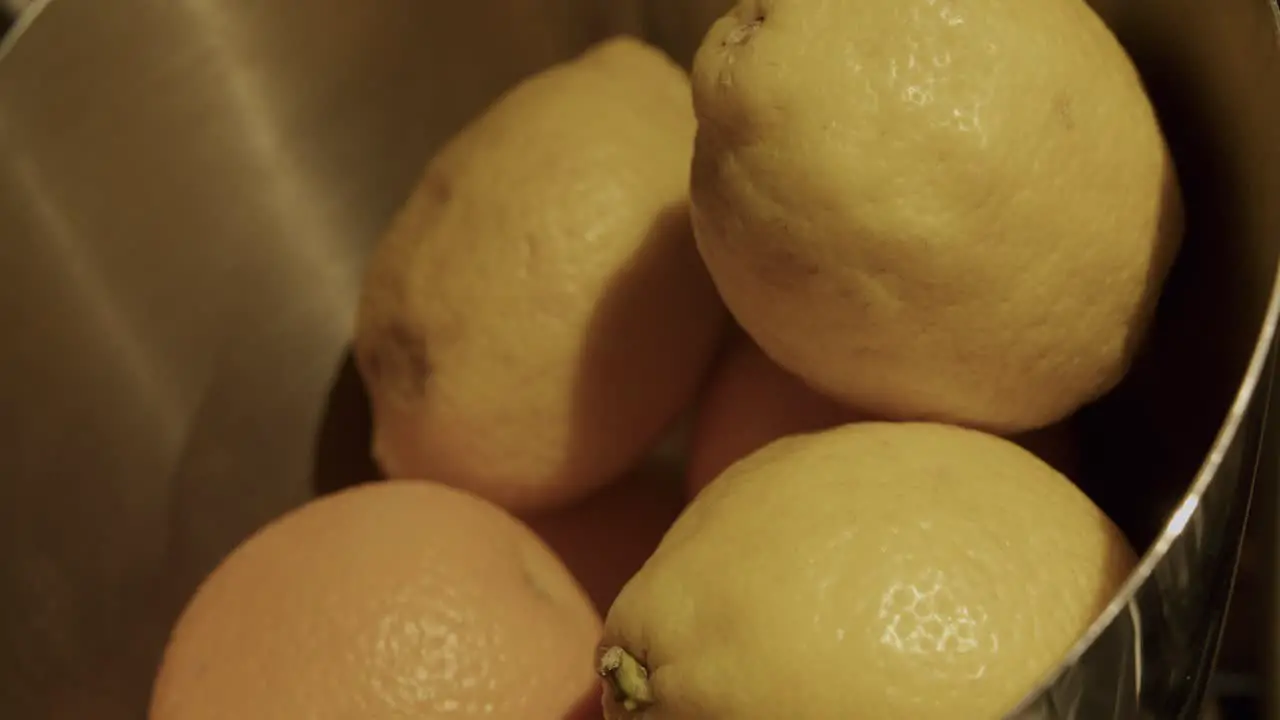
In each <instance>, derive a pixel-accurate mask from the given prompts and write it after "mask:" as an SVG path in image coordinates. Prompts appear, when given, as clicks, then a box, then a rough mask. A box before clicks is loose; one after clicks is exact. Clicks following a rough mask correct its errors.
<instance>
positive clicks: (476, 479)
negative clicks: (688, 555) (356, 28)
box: [355, 37, 727, 511]
mask: <svg viewBox="0 0 1280 720" xmlns="http://www.w3.org/2000/svg"><path fill="white" fill-rule="evenodd" d="M694 126H695V122H694V117H693V110H692V100H691V98H690V93H689V85H688V78H687V76H686V74H685V73H684V71H683V70H681V69H680V68H679V67H678V66H677V65H675V63H673V62H672V61H671V60H669V59H668V58H667V57H666V56H664V55H663V54H662V53H661V52H659V51H658V50H656V49H654V48H652V47H650V46H648V45H645V44H644V43H642V42H640V41H638V40H634V39H630V38H624V37H619V38H613V39H610V40H607V41H605V42H602V43H600V44H598V45H596V46H593V47H592V48H590V49H589V50H587V51H586V52H585V53H583V54H582V55H581V56H579V57H577V58H575V59H573V60H571V61H568V62H565V63H562V64H559V65H556V66H553V67H551V68H548V69H546V70H544V71H542V72H540V73H538V74H535V75H533V76H531V77H529V78H527V79H525V80H524V81H523V82H521V83H520V84H518V85H517V86H516V87H514V88H512V89H511V90H510V91H509V92H508V93H506V94H505V95H503V96H502V97H501V98H499V99H498V100H497V101H495V102H494V104H493V105H492V106H491V107H490V108H489V109H488V110H486V111H485V112H484V113H483V114H482V115H481V116H480V117H478V118H476V119H475V120H473V121H472V122H471V124H470V125H468V126H467V127H466V128H464V129H463V130H462V131H461V132H460V133H459V134H458V135H457V136H456V137H454V138H453V139H452V140H451V141H450V142H449V143H448V144H446V146H445V147H444V148H442V149H441V150H440V152H439V153H438V154H437V155H436V156H435V157H434V158H433V159H432V160H431V162H430V163H429V164H428V166H427V167H426V169H425V171H424V173H423V176H422V178H421V180H420V181H419V183H418V185H417V186H416V188H415V190H414V191H413V193H412V195H411V196H410V197H409V199H408V200H407V202H406V204H405V207H404V208H403V209H402V210H401V212H400V213H399V214H398V215H397V217H396V218H395V220H394V221H393V223H392V224H391V226H390V228H389V229H388V231H387V233H386V235H385V236H384V237H383V238H382V239H381V240H380V242H379V243H378V246H377V248H376V249H375V251H374V254H373V257H372V259H371V260H370V262H369V269H368V271H367V274H366V276H365V281H364V289H363V293H362V297H361V302H360V308H359V317H358V321H357V327H356V337H355V352H356V358H357V363H358V366H359V368H360V371H361V376H362V378H363V379H364V383H365V386H366V387H367V388H368V390H369V395H370V398H371V404H372V408H373V421H374V440H373V454H374V455H375V457H376V458H377V460H378V462H379V464H380V466H381V467H382V469H383V471H384V472H385V473H386V474H387V475H390V476H396V477H429V478H433V479H438V480H439V481H441V482H447V483H450V484H452V485H455V486H458V487H462V488H465V489H468V490H470V491H472V492H475V493H477V494H479V495H481V496H483V497H485V498H487V499H489V500H491V501H494V502H497V503H499V504H501V505H503V506H504V507H507V508H508V509H512V510H519V511H530V510H535V509H546V508H549V507H556V506H563V505H566V504H568V503H571V502H572V501H574V500H578V499H581V498H583V497H585V496H586V495H588V494H589V493H590V492H591V491H592V490H594V489H596V488H599V487H600V486H602V485H604V484H606V483H608V482H610V481H612V480H613V479H615V478H617V477H620V476H622V475H623V474H625V472H626V471H627V470H628V469H630V468H632V467H633V466H635V465H636V463H637V462H638V461H639V460H640V459H641V457H642V456H643V454H644V453H645V452H646V451H647V450H648V449H649V448H650V447H651V446H652V445H653V444H654V443H655V442H656V441H657V439H658V437H659V435H660V434H661V433H662V431H663V430H664V429H665V428H666V427H667V426H668V425H670V424H671V422H672V421H673V420H674V419H675V418H676V416H677V415H678V414H679V413H680V412H681V411H682V410H683V409H684V408H685V407H686V406H687V405H688V404H689V403H690V402H691V401H692V398H693V396H694V395H695V393H696V392H697V389H698V386H699V383H700V381H701V378H702V376H703V374H704V372H705V370H706V368H707V366H708V365H709V364H710V363H711V361H712V359H713V356H714V354H715V350H716V347H717V345H718V342H719V338H720V335H721V331H722V329H723V327H724V325H725V323H726V321H727V313H726V312H725V310H724V307H723V305H722V303H721V302H720V300H719V298H718V297H717V295H716V292H715V288H714V286H713V285H712V283H711V280H710V278H709V276H708V275H707V272H706V269H705V267H704V266H703V265H702V262H701V260H700V258H699V255H698V252H697V248H696V247H695V245H694V241H693V236H692V229H691V227H690V219H689V212H688V204H689V198H688V187H689V166H690V161H691V156H692V152H693V135H694Z"/></svg>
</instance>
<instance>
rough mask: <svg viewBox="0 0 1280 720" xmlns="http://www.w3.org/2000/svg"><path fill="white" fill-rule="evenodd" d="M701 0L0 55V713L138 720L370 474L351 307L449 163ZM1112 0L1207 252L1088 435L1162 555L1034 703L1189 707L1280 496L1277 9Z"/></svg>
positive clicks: (195, 1)
mask: <svg viewBox="0 0 1280 720" xmlns="http://www.w3.org/2000/svg"><path fill="white" fill-rule="evenodd" d="M714 4H715V3H711V4H702V3H699V4H692V5H691V4H684V3H680V2H664V1H663V0H650V1H648V2H645V1H644V0H635V1H623V0H610V2H607V3H602V2H599V0H536V1H535V0H485V1H480V0H473V1H472V2H467V3H463V2H453V3H442V2H421V1H419V0H360V1H359V2H352V1H351V0H270V1H269V2H268V1H262V0H257V1H254V2H250V1H249V0H113V1H112V2H90V1H88V0H80V1H76V0H61V1H55V2H52V3H48V4H44V5H40V4H38V6H37V7H36V8H35V9H34V10H33V11H32V12H31V13H30V14H29V15H27V16H25V19H24V21H23V22H21V23H20V24H19V27H18V28H17V29H16V30H15V31H14V32H12V33H10V34H9V36H8V37H7V38H6V40H5V42H4V45H3V47H2V49H0V313H3V315H0V318H2V321H3V322H2V323H0V327H3V328H4V329H5V333H6V334H5V341H4V345H3V347H4V351H3V352H2V353H0V407H2V408H3V409H4V412H3V417H2V418H0V422H3V431H4V432H3V438H4V441H5V445H4V447H3V448H2V449H3V452H2V453H0V716H3V717H11V718H46V717H53V718H84V717H95V718H101V719H102V720H113V719H114V718H137V717H140V716H141V715H142V714H143V713H144V711H145V707H146V701H147V695H148V693H149V688H150V681H151V675H152V672H153V670H154V668H155V665H156V662H157V660H158V657H159V653H160V650H161V648H162V645H163V643H164V640H165V636H166V633H167V631H168V629H169V627H170V625H171V623H172V622H173V620H174V618H175V616H176V614H177V612H178V611H179V609H180V608H181V606H182V604H183V603H184V602H185V600H186V599H187V598H188V596H189V595H190V593H191V592H192V590H193V588H194V586H195V584H196V583H197V582H198V581H199V580H200V579H201V578H202V577H203V576H204V574H205V573H207V572H208V571H209V570H210V569H211V568H212V567H213V566H214V565H215V563H216V562H217V561H218V560H219V559H220V558H221V557H222V556H223V555H224V554H225V553H226V552H228V551H229V550H230V549H231V548H232V547H233V546H234V545H235V544H236V543H237V542H238V541H240V540H241V539H243V538H244V537H245V536H246V535H248V534H249V533H250V532H252V531H253V530H254V529H256V528H257V527H258V526H260V525H261V524H263V523H264V522H266V521H267V520H269V519H271V518H273V517H275V516H277V515H279V514H280V513H281V512H283V511H285V510H286V509H288V508H291V507H294V506H296V505H298V504H299V503H302V502H304V501H305V500H307V499H308V498H310V497H313V496H314V495H316V494H317V493H321V492H326V491H328V490H331V489H334V488H336V487H339V486H341V485H344V484H348V483H351V482H356V481H362V480H368V479H372V478H374V477H375V476H376V473H375V471H374V468H373V467H372V466H371V465H370V464H369V461H368V453H367V450H368V417H367V413H366V410H365V405H364V402H365V401H364V398H363V396H362V394H361V391H360V386H359V382H358V381H357V379H356V378H355V376H354V374H353V372H352V366H351V362H350V359H349V355H348V349H347V341H348V337H349V333H350V316H351V313H352V308H353V300H354V298H355V294H356V290H357V285H358V282H359V278H360V273H361V270H362V265H363V262H364V257H365V254H366V251H367V250H368V248H369V247H370V245H371V243H372V242H373V241H374V240H375V239H376V238H377V236H378V234H379V233H380V231H381V230H382V228H383V226H384V225H385V223H386V222H387V220H388V218H389V216H390V215H391V213H392V212H393V211H394V210H395V208H396V207H397V206H398V205H399V204H400V202H402V200H403V199H404V197H405V195H406V193H407V191H408V188H409V187H410V185H411V183H412V182H413V180H414V179H415V176H416V175H417V173H418V171H419V170H420V169H421V167H422V164H423V163H424V162H425V160H426V159H427V157H428V156H429V154H430V153H431V151H432V150H433V149H434V148H435V147H437V146H438V145H439V143H440V142H441V141H442V140H443V139H444V138H446V137H447V136H448V135H449V134H450V133H451V132H453V131H454V130H456V129H457V128H458V127H459V126H460V125H461V124H462V123H463V122H465V121H466V120H467V119H468V118H469V117H471V116H472V115H473V114H474V113H476V112H478V111H479V110H480V109H481V108H482V107H483V106H484V104H485V103H486V102H487V101H489V100H490V99H491V98H493V97H494V96H495V95H496V94H497V93H498V92H499V91H501V90H502V89H504V88H505V87H508V86H509V85H510V84H512V83H514V82H515V81H517V80H518V79H519V78H521V77H523V76H524V75H526V74H528V73H529V72H531V71H534V70H536V69H539V68H541V67H545V66H546V65H548V64H550V63H552V62H555V61H558V60H561V59H565V58H567V57H569V56H571V55H573V54H575V53H577V52H578V51H580V50H582V49H583V48H584V47H586V46H587V45H588V44H589V43H591V42H592V41H594V40H597V39H599V38H601V37H603V36H605V35H607V34H611V33H614V32H623V31H625V32H634V33H640V34H647V35H648V36H649V37H651V38H653V39H654V40H655V41H656V42H659V43H661V44H663V45H664V46H665V47H667V48H668V49H669V50H670V51H671V52H672V54H673V55H674V56H676V57H677V58H678V59H681V60H684V61H687V60H688V58H689V57H690V55H691V52H692V49H693V47H694V45H695V44H696V42H697V40H698V39H699V37H700V34H701V31H702V29H703V28H704V27H705V23H706V22H707V20H708V19H709V18H710V17H712V16H713V15H714V14H715V10H716V9H717V8H713V7H712V5H714ZM703 5H706V7H703ZM1098 8H1099V11H1100V12H1101V13H1102V14H1103V15H1104V16H1105V17H1106V18H1107V19H1108V20H1109V21H1110V22H1111V24H1112V26H1113V28H1114V29H1115V30H1116V32H1117V34H1118V35H1119V36H1120V37H1121V38H1122V40H1123V41H1124V42H1125V43H1126V45H1127V47H1128V48H1129V50H1130V52H1131V54H1132V55H1133V56H1134V57H1135V58H1136V60H1137V61H1138V64H1139V65H1140V67H1141V69H1142V70H1143V72H1144V75H1145V77H1146V79H1147V81H1148V83H1149V86H1150V89H1151V93H1152V95H1153V97H1154V98H1155V100H1156V102H1157V105H1158V106H1159V108H1160V110H1161V112H1162V117H1163V119H1164V122H1165V123H1166V126H1167V133H1168V136H1169V138H1170V140H1171V143H1172V145H1173V146H1174V148H1175V152H1176V155H1177V160H1178V164H1179V170H1180V173H1181V176H1182V178H1183V180H1184V184H1185V186H1186V188H1185V189H1186V194H1187V196H1188V212H1189V220H1190V235H1189V237H1188V241H1187V246H1186V249H1185V251H1184V252H1183V255H1182V257H1181V259H1180V261H1179V264H1178V266H1177V268H1176V270H1175V273H1174V276H1173V277H1172V279H1171V280H1170V283H1169V286H1168V291H1167V294H1166V297H1165V299H1164V302H1163V303H1162V306H1161V309H1160V313H1159V319H1158V321H1157V324H1156V327H1155V329H1154V331H1153V334H1152V337H1151V340H1150V344H1149V348H1148V352H1147V354H1146V355H1145V356H1144V357H1143V358H1142V360H1141V362H1140V363H1139V366H1138V367H1137V368H1136V369H1135V371H1134V373H1133V374H1132V376H1131V377H1130V378H1129V380H1128V381H1126V383H1125V384H1124V385H1123V387H1121V388H1120V389H1118V390H1117V391H1116V392H1114V393H1113V394H1112V395H1111V396H1109V397H1108V398H1106V399H1105V400H1104V401H1102V402H1100V403H1098V404H1097V405H1095V406H1093V407H1090V408H1087V409H1086V410H1085V411H1084V412H1082V413H1081V416H1080V423H1081V426H1082V428H1083V432H1084V434H1085V436H1086V447H1085V453H1086V458H1085V471H1084V473H1083V474H1082V477H1081V479H1080V482H1081V484H1082V486H1084V487H1085V489H1086V490H1087V491H1088V492H1090V493H1091V494H1092V495H1093V497H1094V498H1095V499H1096V500H1097V502H1099V504H1101V505H1102V506H1103V507H1104V509H1106V510H1107V511H1108V512H1109V513H1111V515H1112V516H1113V517H1114V518H1116V520H1117V522H1119V523H1120V524H1121V526H1122V527H1124V528H1125V529H1126V531H1127V532H1128V533H1129V534H1130V536H1131V538H1132V539H1133V540H1134V542H1135V543H1136V544H1137V545H1138V546H1139V547H1143V548H1147V552H1146V556H1145V558H1144V560H1143V563H1142V565H1141V568H1140V569H1139V571H1138V572H1137V573H1136V574H1135V575H1134V577H1133V578H1132V580H1131V582H1130V583H1129V584H1128V586H1126V588H1125V590H1124V592H1123V593H1122V595H1121V596H1120V597H1117V598H1116V600H1115V602H1114V603H1113V605H1112V607H1111V608H1110V610H1109V611H1108V612H1107V614H1106V615H1105V616H1104V618H1102V620H1101V621H1100V622H1099V624H1098V625H1097V627H1096V628H1095V631H1094V632H1093V633H1091V635H1090V636H1089V637H1088V638H1086V639H1085V640H1084V641H1083V642H1082V643H1081V645H1080V646H1079V648H1078V649H1077V651H1076V652H1074V653H1073V654H1072V655H1071V657H1069V658H1068V660H1067V662H1065V663H1064V664H1063V666H1062V667H1061V668H1060V670H1059V672H1058V673H1056V674H1055V675H1054V677H1052V678H1049V679H1048V680H1047V684H1046V686H1045V687H1044V688H1043V689H1042V690H1041V691H1038V692H1037V693H1036V694H1035V696H1034V697H1032V698H1030V699H1029V700H1028V701H1027V703H1026V705H1025V706H1024V707H1023V708H1022V709H1021V710H1019V711H1018V712H1019V717H1027V718H1081V719H1084V718H1087V719H1088V720H1100V719H1101V718H1111V717H1115V718H1135V717H1150V718H1161V719H1162V720H1163V719H1165V718H1184V717H1187V718H1189V717H1194V715H1195V713H1196V712H1197V711H1198V706H1199V705H1200V702H1201V700H1202V696H1203V691H1204V688H1205V683H1206V678H1207V677H1208V674H1209V673H1210V670H1211V668H1212V664H1213V658H1214V654H1215V649H1216V647H1217V643H1218V639H1219V636H1220V629H1221V626H1222V618H1223V613H1224V610H1225V607H1226V603H1227V598H1228V595H1229V593H1230V589H1231V586H1232V579H1233V575H1234V570H1235V566H1236V558H1237V554H1238V549H1239V544H1240V539H1241V537H1242V531H1243V527H1244V522H1245V517H1246V515H1247V512H1248V505H1249V501H1250V497H1251V490H1252V486H1253V478H1254V474H1255V471H1256V468H1257V467H1258V465H1259V463H1264V464H1265V467H1266V469H1267V470H1268V471H1269V472H1271V473H1274V472H1275V462H1276V460H1275V455H1276V449H1275V447H1273V446H1272V445H1271V444H1270V441H1271V440H1272V439H1273V436H1274V432H1269V431H1268V429H1267V423H1266V420H1267V417H1266V409H1267V403H1268V399H1269V397H1270V383H1271V356H1270V350H1271V346H1272V337H1273V332H1274V329H1275V323H1276V315H1277V302H1276V293H1275V284H1276V283H1275V281H1276V276H1277V259H1278V256H1280V203H1275V202H1273V200H1274V199H1275V198H1277V197H1280V124H1277V123H1276V122H1275V118H1276V117H1280V73H1278V72H1277V71H1278V70H1280V67H1278V65H1280V53H1278V52H1277V39H1276V21H1275V17H1274V15H1273V7H1272V5H1271V4H1269V3H1268V2H1267V0H1215V2H1212V3H1209V2H1195V1H1194V0H1163V1H1162V2H1157V1H1156V0H1129V1H1128V2H1119V0H1113V1H1111V2H1103V0H1099V2H1098ZM1264 439H1265V440H1267V441H1268V442H1263V441H1264ZM1051 560H1052V559H1051V558H1046V561H1051ZM851 671H856V669H851Z"/></svg>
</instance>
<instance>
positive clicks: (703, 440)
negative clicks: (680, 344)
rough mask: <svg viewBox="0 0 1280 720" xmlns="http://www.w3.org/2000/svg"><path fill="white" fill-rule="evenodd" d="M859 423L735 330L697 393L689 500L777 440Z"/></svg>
mask: <svg viewBox="0 0 1280 720" xmlns="http://www.w3.org/2000/svg"><path fill="white" fill-rule="evenodd" d="M859 419H861V418H860V417H859V415H858V413H857V412H855V411H853V410H850V409H849V408H846V407H843V406H841V405H840V404H839V403H837V402H835V401H834V400H831V399H830V398H827V397H825V396H823V395H822V394H821V393H819V392H817V391H816V390H813V389H812V388H810V387H809V386H807V385H805V384H804V382H803V381H802V380H800V379H799V378H797V377H796V376H795V375H793V374H791V373H790V372H787V371H786V370H784V369H782V368H781V367H779V366H778V365H777V364H776V363H774V362H773V361H772V360H770V359H769V357H768V356H767V355H765V354H764V352H763V351H761V350H760V348H759V347H757V346H756V344H755V342H753V341H752V340H751V338H750V337H749V336H747V335H746V334H745V333H743V332H741V331H736V332H735V333H734V335H733V337H732V338H731V339H730V340H729V341H728V344H727V346H726V347H725V348H724V351H723V354H722V355H721V357H720V358H719V360H718V361H717V364H716V367H715V369H714V370H713V374H712V376H711V379H710V380H709V381H708V384H707V387H706V389H705V390H704V391H703V396H702V400H701V403H700V406H699V410H698V416H697V420H696V421H695V425H694V429H693V440H692V443H691V446H690V450H689V465H688V470H687V475H686V484H687V488H688V490H687V492H688V494H689V497H693V496H695V495H697V494H698V492H699V491H700V490H701V489H702V488H703V487H706V485H707V483H709V482H711V481H712V480H714V479H715V478H716V476H718V475H719V474H720V473H721V472H723V471H724V470H725V469H726V468H728V467H729V466H730V465H732V464H733V463H734V462H736V461H737V460H739V459H740V458H743V457H746V456H747V455H749V454H751V453H752V452H755V451H756V450H758V449H760V448H762V447H764V446H765V445H768V444H769V443H771V442H773V441H774V440H777V439H778V438H781V437H784V436H787V435H794V434H796V433H802V432H811V431H815V430H825V429H827V428H831V427H835V426H836V425H840V424H842V423H846V422H854V421H856V420H859Z"/></svg>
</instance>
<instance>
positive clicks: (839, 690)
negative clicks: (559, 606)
mask: <svg viewBox="0 0 1280 720" xmlns="http://www.w3.org/2000/svg"><path fill="white" fill-rule="evenodd" d="M1134 562H1135V556H1134V553H1133V550H1132V549H1131V548H1130V547H1129V545H1128V543H1127V542H1126V540H1125V538H1124V536H1123V535H1121V533H1120V532H1119V530H1118V529H1117V528H1116V527H1115V526H1114V525H1113V524H1112V522H1111V521H1110V520H1109V519H1108V518H1107V516H1106V515H1105V514H1104V513H1103V512H1102V511H1101V510H1099V509H1098V508H1097V507H1096V506H1095V505H1094V504H1093V503H1092V502H1090V500H1089V499H1088V498H1087V497H1085V496H1084V495H1083V494H1082V493H1081V492H1080V491H1079V490H1077V489H1076V487H1075V486H1074V485H1072V484H1071V483H1070V482H1069V481H1068V480H1067V479H1066V478H1065V477H1063V476H1062V475H1060V474H1059V473H1058V472H1057V471H1055V470H1054V469H1052V468H1051V467H1050V466H1049V465H1047V464H1045V463H1044V462H1042V461H1041V460H1039V459H1037V458H1036V457H1035V456H1034V455H1032V454H1031V453H1030V452H1028V451H1026V450H1024V449H1022V448H1021V447H1019V446H1018V445H1016V444H1014V443H1013V442H1011V441H1009V440H1005V439H1002V438H999V437H996V436H993V435H988V434H986V433H983V432H980V431H977V430H970V429H964V428H960V427H955V426H948V425H940V424H932V423H882V422H867V423H855V424H850V425H844V426H842V427H839V428H835V429H832V430H826V431H822V432H816V433H810V434H806V435H796V436H791V437H788V438H784V439H781V440H778V441H775V442H773V443H771V444H770V445H768V446H766V447H765V448H764V449H762V450H760V451H758V452H756V453H753V454H752V455H749V456H747V457H746V458H744V459H743V460H740V461H739V462H737V463H735V464H734V465H732V466H731V467H730V468H729V469H728V470H727V471H726V472H725V473H724V474H722V475H721V476H720V477H718V478H717V479H716V480H714V481H712V483H711V484H710V485H708V486H707V487H706V488H705V489H704V490H703V491H702V493H701V494H699V495H698V497H697V498H696V499H695V500H694V501H693V502H692V503H691V504H690V505H689V507H688V508H687V509H686V510H685V512H684V513H683V514H682V515H681V517H680V518H679V519H678V520H677V521H676V523H675V525H673V526H672V528H671V530H670V531H668V533H667V535H666V536H665V537H664V538H663V540H662V543H661V544H660V545H659V546H658V549H657V550H656V551H655V553H654V554H653V556H652V557H651V558H650V559H649V561H648V562H647V563H646V564H645V565H644V566H643V568H641V570H640V571H639V572H638V573H637V574H636V575H635V576H634V577H633V578H632V579H631V581H630V582H629V583H628V584H627V585H626V586H625V587H624V588H623V590H622V592H621V594H620V595H619V596H618V598H617V600H616V601H615V602H614V604H613V606H612V607H611V608H610V610H609V613H608V617H607V619H606V621H605V636H604V643H603V646H602V652H601V654H600V656H599V661H600V668H599V669H600V671H601V673H602V674H603V675H604V676H605V677H606V678H607V682H606V695H605V711H606V716H607V717H608V718H611V719H612V720H618V719H622V718H644V720H676V719H680V720H693V719H695V718H696V719H697V720H777V719H778V718H789V719H793V720H830V719H831V718H847V719H848V720H898V719H901V720H933V719H937V720H955V719H956V718H966V719H983V718H998V717H1000V716H1001V715H1002V714H1003V713H1005V712H1007V711H1009V710H1011V709H1013V706H1015V705H1016V704H1017V702H1018V701H1019V700H1020V699H1022V698H1023V697H1024V695H1025V694H1026V693H1028V692H1029V691H1030V690H1032V689H1033V688H1034V686H1035V684H1036V683H1037V681H1038V680H1040V679H1041V678H1042V677H1043V676H1044V675H1045V674H1046V673H1047V672H1049V671H1050V670H1052V669H1053V668H1054V667H1055V666H1056V665H1057V663H1058V662H1059V661H1060V660H1061V659H1062V658H1063V656H1064V654H1065V653H1066V652H1067V651H1068V650H1069V649H1070V648H1071V646H1072V645H1073V644H1074V643H1075V642H1076V640H1077V639H1078V638H1079V637H1080V635H1081V634H1082V633H1083V632H1084V631H1085V630H1086V629H1087V628H1088V627H1089V625H1090V624H1091V623H1092V622H1093V621H1094V620H1095V619H1096V618H1097V617H1098V615H1099V613H1100V611H1101V610H1102V609H1103V608H1104V607H1105V606H1106V604H1107V603H1108V601H1109V600H1110V598H1111V597H1112V595H1113V593H1114V591H1115V590H1116V589H1117V588H1118V586H1119V585H1120V584H1121V583H1122V582H1123V581H1124V579H1125V578H1126V577H1127V575H1128V573H1129V572H1130V570H1131V569H1132V567H1133V565H1134Z"/></svg>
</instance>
